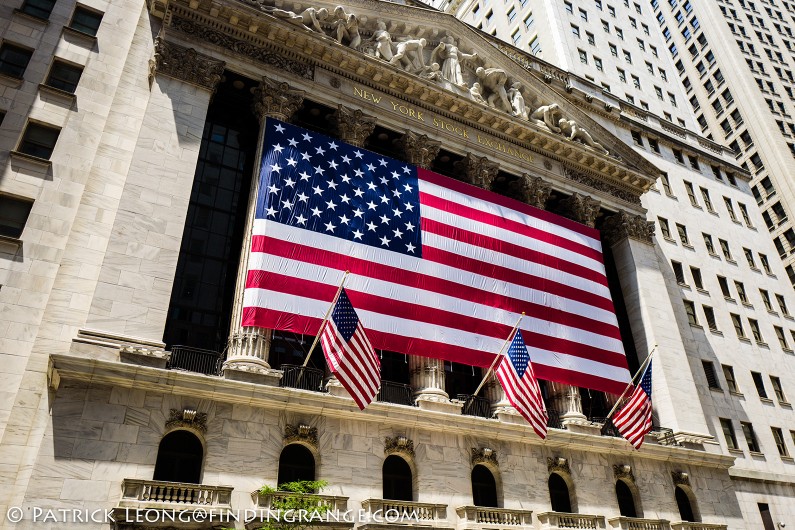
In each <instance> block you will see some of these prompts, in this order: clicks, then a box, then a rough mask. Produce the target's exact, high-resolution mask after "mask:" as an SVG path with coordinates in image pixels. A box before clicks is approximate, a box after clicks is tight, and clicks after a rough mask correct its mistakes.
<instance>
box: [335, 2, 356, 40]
mask: <svg viewBox="0 0 795 530" xmlns="http://www.w3.org/2000/svg"><path fill="white" fill-rule="evenodd" d="M334 17H335V19H336V20H335V21H334V26H335V28H336V32H337V35H336V39H337V42H339V43H340V44H342V43H343V42H342V41H343V40H347V41H348V46H350V47H351V48H353V49H358V48H359V46H360V45H361V44H362V36H361V35H360V34H359V18H358V17H357V16H356V15H354V14H353V13H347V12H346V11H345V8H344V7H342V6H337V7H336V8H334Z"/></svg>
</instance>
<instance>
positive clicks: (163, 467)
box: [152, 431, 204, 484]
mask: <svg viewBox="0 0 795 530" xmlns="http://www.w3.org/2000/svg"><path fill="white" fill-rule="evenodd" d="M203 458H204V448H203V447H202V443H201V441H200V440H199V438H197V437H196V435H195V434H193V433H191V432H188V431H173V432H170V433H168V434H167V435H165V436H164V437H163V439H162V440H160V446H159V447H158V448H157V462H156V463H155V474H154V477H152V479H153V480H162V481H164V482H186V483H188V484H199V483H200V482H201V475H202V460H203Z"/></svg>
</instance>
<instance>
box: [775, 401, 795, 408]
mask: <svg viewBox="0 0 795 530" xmlns="http://www.w3.org/2000/svg"><path fill="white" fill-rule="evenodd" d="M778 404H779V405H781V406H782V407H786V408H788V409H791V408H792V403H790V402H789V401H779V402H778Z"/></svg>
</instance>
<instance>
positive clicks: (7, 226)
mask: <svg viewBox="0 0 795 530" xmlns="http://www.w3.org/2000/svg"><path fill="white" fill-rule="evenodd" d="M32 207H33V202H32V201H28V200H24V199H18V198H16V197H11V196H8V195H2V194H0V236H6V237H12V238H14V239H17V238H19V237H20V236H21V235H22V230H24V228H25V223H27V222H28V216H29V215H30V209H31V208H32Z"/></svg>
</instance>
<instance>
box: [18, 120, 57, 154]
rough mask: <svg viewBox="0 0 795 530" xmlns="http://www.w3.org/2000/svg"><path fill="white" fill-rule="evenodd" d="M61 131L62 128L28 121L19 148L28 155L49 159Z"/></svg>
mask: <svg viewBox="0 0 795 530" xmlns="http://www.w3.org/2000/svg"><path fill="white" fill-rule="evenodd" d="M60 133H61V130H60V129H56V128H55V127H49V126H46V125H41V124H38V123H32V122H31V123H28V126H27V127H25V133H24V134H23V135H22V141H21V142H20V143H19V147H18V148H17V150H18V151H20V152H22V153H25V154H26V155H30V156H35V157H38V158H43V159H45V160H49V159H50V156H51V155H52V151H53V149H55V143H56V142H57V141H58V135H59V134H60Z"/></svg>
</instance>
